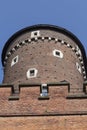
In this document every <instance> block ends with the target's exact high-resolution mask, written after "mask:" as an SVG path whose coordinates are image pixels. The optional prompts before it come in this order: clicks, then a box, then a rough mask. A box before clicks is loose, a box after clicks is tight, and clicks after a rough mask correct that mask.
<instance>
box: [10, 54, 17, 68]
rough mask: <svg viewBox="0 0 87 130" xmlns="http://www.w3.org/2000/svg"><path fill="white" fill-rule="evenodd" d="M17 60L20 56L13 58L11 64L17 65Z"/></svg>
mask: <svg viewBox="0 0 87 130" xmlns="http://www.w3.org/2000/svg"><path fill="white" fill-rule="evenodd" d="M17 62H18V56H16V57H14V58H13V59H12V62H11V66H13V65H15V64H16V63H17Z"/></svg>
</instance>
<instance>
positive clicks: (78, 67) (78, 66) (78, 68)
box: [76, 62, 82, 73]
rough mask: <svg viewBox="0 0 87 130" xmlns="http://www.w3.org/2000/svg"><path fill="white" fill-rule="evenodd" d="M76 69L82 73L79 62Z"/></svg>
mask: <svg viewBox="0 0 87 130" xmlns="http://www.w3.org/2000/svg"><path fill="white" fill-rule="evenodd" d="M76 67H77V70H78V71H79V72H80V73H82V71H81V66H80V65H79V63H78V62H76Z"/></svg>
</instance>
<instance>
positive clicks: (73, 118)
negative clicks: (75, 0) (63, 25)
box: [0, 28, 87, 130]
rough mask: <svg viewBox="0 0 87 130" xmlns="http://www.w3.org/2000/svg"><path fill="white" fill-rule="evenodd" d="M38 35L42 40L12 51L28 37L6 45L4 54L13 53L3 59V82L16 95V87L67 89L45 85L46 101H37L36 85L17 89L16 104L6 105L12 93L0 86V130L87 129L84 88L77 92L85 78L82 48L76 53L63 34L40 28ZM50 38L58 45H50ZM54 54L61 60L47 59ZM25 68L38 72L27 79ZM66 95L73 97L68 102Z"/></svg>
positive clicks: (86, 103)
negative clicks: (60, 53) (14, 61)
mask: <svg viewBox="0 0 87 130" xmlns="http://www.w3.org/2000/svg"><path fill="white" fill-rule="evenodd" d="M32 31H33V30H32ZM40 34H41V37H45V39H44V40H43V39H42V38H41V37H39V39H33V40H31V43H27V44H25V45H22V46H20V47H19V48H18V49H17V46H16V45H18V46H19V43H20V42H23V41H25V40H26V39H29V38H31V31H30V32H28V31H27V32H26V33H24V34H23V33H22V34H21V35H20V36H18V37H17V38H15V39H14V40H13V41H12V42H11V41H10V42H11V45H10V46H9V47H8V48H6V50H5V51H6V54H8V52H9V51H10V50H11V49H13V47H15V46H16V48H15V50H14V52H12V53H11V52H10V53H11V55H10V56H9V57H6V58H7V59H6V58H5V62H6V63H5V64H6V65H5V66H4V79H3V83H5V84H13V85H14V88H15V89H14V90H16V89H17V88H18V86H19V84H36V83H39V84H50V83H55V84H56V83H59V82H60V83H61V82H64V81H65V82H66V81H67V82H66V83H70V89H69V86H67V85H62V86H61V85H59V86H57V85H53V86H52V85H51V86H50V85H49V93H48V95H49V100H47V99H46V100H39V99H38V98H39V96H40V86H38V85H37V86H27V87H26V86H24V87H23V86H22V87H20V92H19V93H18V94H17V96H19V100H8V99H9V97H10V95H11V96H12V94H13V93H14V92H18V91H11V88H9V87H8V88H7V87H6V86H3V87H2V86H1V88H0V130H20V129H21V130H87V86H86V87H85V86H84V88H83V83H84V80H85V79H86V77H85V78H84V76H86V75H85V73H86V72H85V68H84V64H85V61H84V60H83V55H85V52H84V49H83V48H82V49H81V48H80V49H81V50H79V47H78V46H77V45H78V44H77V43H76V42H75V41H76V40H75V39H76V38H75V37H74V38H71V36H70V37H69V36H68V35H67V32H66V31H64V32H63V33H61V31H60V32H56V31H53V30H48V29H47V30H46V28H45V29H41V30H40ZM49 37H50V38H53V39H54V40H53V39H51V40H50V38H49ZM56 39H58V40H59V41H57V42H56ZM77 42H79V41H78V40H77ZM55 49H56V50H60V51H61V52H62V53H63V58H58V57H55V56H54V55H53V50H55ZM81 51H82V52H81ZM83 52H84V54H81V53H83ZM10 53H9V54H10ZM78 53H79V54H78ZM17 55H18V56H19V59H18V62H17V64H15V65H14V66H11V62H12V59H13V58H14V57H15V56H17ZM3 60H4V59H3ZM76 63H78V64H79V66H76ZM80 67H81V68H80ZM30 68H36V69H37V70H38V73H37V76H36V77H35V78H29V79H28V77H27V75H26V74H27V71H28V69H30ZM78 69H80V71H81V72H80V71H78ZM85 85H86V83H85ZM14 95H15V94H14ZM70 95H71V97H72V96H73V98H71V99H70V98H69V97H70ZM75 96H76V97H75ZM67 97H68V98H67Z"/></svg>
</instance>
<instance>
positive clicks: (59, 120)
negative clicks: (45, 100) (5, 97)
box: [0, 116, 87, 130]
mask: <svg viewBox="0 0 87 130" xmlns="http://www.w3.org/2000/svg"><path fill="white" fill-rule="evenodd" d="M0 130H87V116H49V117H47V116H45V117H5V118H3V117H0Z"/></svg>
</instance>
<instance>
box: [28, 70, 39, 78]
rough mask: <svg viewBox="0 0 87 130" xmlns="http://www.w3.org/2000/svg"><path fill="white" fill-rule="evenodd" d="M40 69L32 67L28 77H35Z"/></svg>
mask: <svg viewBox="0 0 87 130" xmlns="http://www.w3.org/2000/svg"><path fill="white" fill-rule="evenodd" d="M37 73H38V70H37V69H35V68H31V69H29V70H28V71H27V78H28V79H29V78H35V77H36V76H37Z"/></svg>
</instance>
